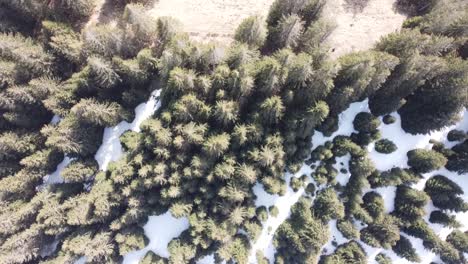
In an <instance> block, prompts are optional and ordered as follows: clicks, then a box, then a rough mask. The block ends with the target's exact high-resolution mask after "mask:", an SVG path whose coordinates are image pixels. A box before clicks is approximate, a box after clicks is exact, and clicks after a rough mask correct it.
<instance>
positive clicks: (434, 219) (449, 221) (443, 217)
mask: <svg viewBox="0 0 468 264" xmlns="http://www.w3.org/2000/svg"><path fill="white" fill-rule="evenodd" d="M429 222H431V223H435V224H441V225H443V226H448V227H452V228H459V227H460V223H459V222H458V221H457V219H456V217H455V216H453V215H448V214H446V213H444V212H442V211H440V210H436V211H432V212H431V214H430V216H429Z"/></svg>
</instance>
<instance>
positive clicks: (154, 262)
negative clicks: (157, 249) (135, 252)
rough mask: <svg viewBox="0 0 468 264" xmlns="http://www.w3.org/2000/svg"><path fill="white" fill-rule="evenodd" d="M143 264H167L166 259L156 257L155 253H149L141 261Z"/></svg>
mask: <svg viewBox="0 0 468 264" xmlns="http://www.w3.org/2000/svg"><path fill="white" fill-rule="evenodd" d="M140 263H141V264H167V263H168V261H167V259H166V258H162V257H160V256H158V255H156V254H155V253H154V252H153V251H151V250H150V251H148V253H146V255H145V256H144V257H143V259H142V260H141V261H140Z"/></svg>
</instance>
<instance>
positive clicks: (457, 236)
mask: <svg viewBox="0 0 468 264" xmlns="http://www.w3.org/2000/svg"><path fill="white" fill-rule="evenodd" d="M447 242H449V243H450V244H452V245H453V246H454V247H455V248H456V249H458V250H460V251H462V252H465V253H468V233H467V232H466V231H465V232H464V233H463V232H461V231H460V230H453V231H452V233H450V234H449V235H448V237H447Z"/></svg>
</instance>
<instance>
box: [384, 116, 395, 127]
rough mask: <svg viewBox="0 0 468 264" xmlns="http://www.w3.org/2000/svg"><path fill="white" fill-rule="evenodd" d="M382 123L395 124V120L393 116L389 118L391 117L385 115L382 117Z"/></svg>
mask: <svg viewBox="0 0 468 264" xmlns="http://www.w3.org/2000/svg"><path fill="white" fill-rule="evenodd" d="M382 121H383V122H384V124H386V125H390V124H393V123H395V121H396V118H395V117H394V116H391V115H385V116H384V117H383V119H382Z"/></svg>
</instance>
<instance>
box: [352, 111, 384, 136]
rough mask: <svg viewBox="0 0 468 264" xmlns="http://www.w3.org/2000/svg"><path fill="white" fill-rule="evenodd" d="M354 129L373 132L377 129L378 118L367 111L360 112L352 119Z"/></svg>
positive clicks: (378, 124)
mask: <svg viewBox="0 0 468 264" xmlns="http://www.w3.org/2000/svg"><path fill="white" fill-rule="evenodd" d="M353 125H354V129H356V130H357V131H359V132H364V133H373V132H376V131H377V130H378V127H379V126H380V120H379V119H378V118H376V117H374V116H373V115H372V114H370V113H367V112H360V113H358V114H357V115H356V117H355V118H354V121H353Z"/></svg>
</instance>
